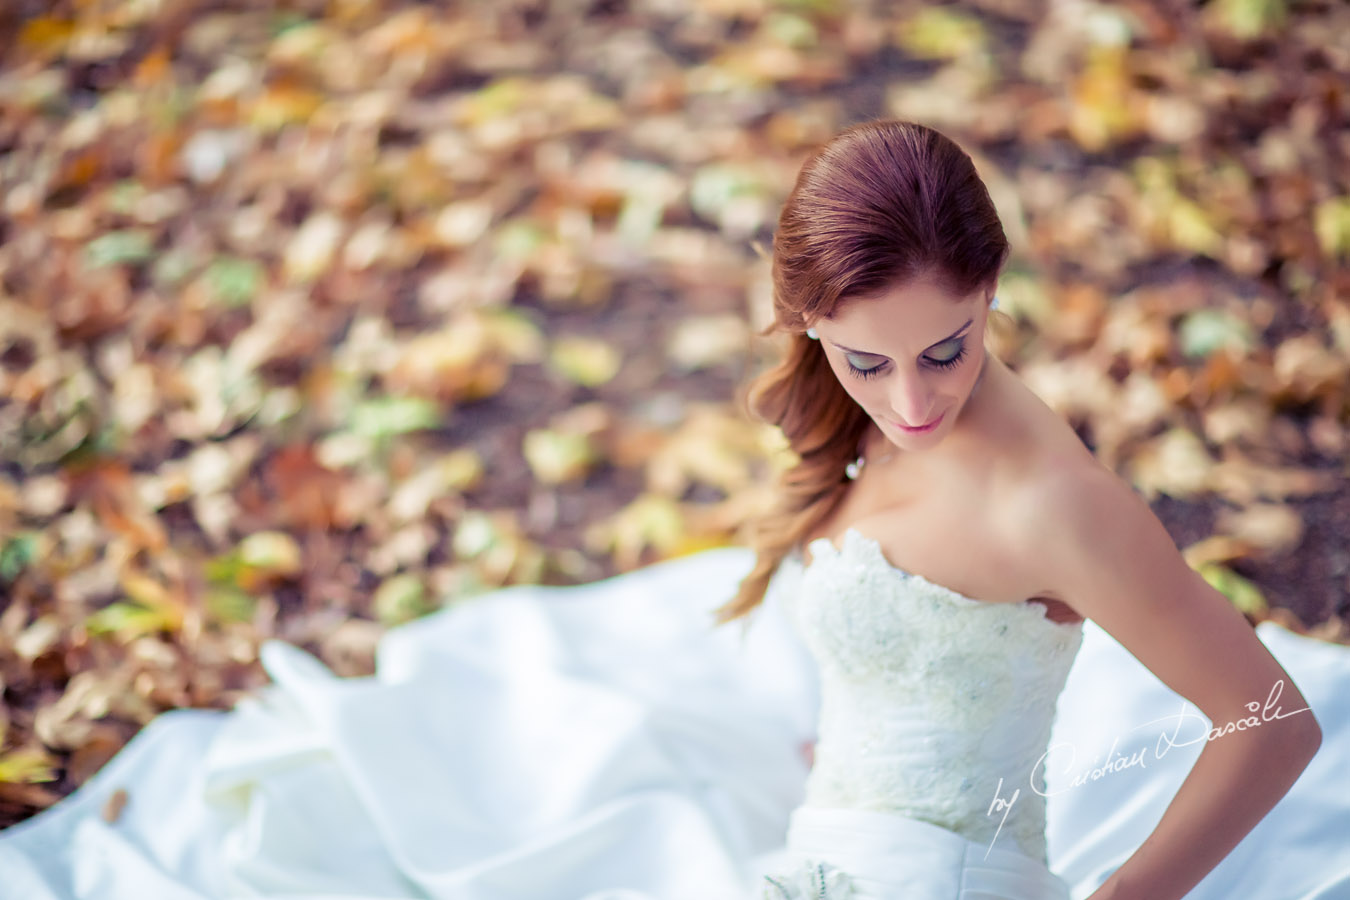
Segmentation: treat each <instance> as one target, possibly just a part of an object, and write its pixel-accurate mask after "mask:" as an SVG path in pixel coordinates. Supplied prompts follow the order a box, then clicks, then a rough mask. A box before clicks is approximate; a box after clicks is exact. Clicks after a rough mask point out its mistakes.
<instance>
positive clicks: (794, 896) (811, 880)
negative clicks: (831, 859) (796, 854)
mask: <svg viewBox="0 0 1350 900" xmlns="http://www.w3.org/2000/svg"><path fill="white" fill-rule="evenodd" d="M852 897H853V879H851V878H849V876H848V874H847V873H845V872H844V871H843V870H842V869H838V868H836V867H834V866H832V865H830V864H829V863H827V862H821V861H820V860H816V859H804V860H802V861H801V862H800V863H799V864H798V865H797V867H796V868H795V869H793V870H792V871H791V872H787V873H785V874H782V875H774V876H769V875H765V876H764V891H763V895H762V900H852Z"/></svg>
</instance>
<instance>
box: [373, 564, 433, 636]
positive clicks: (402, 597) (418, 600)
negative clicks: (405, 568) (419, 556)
mask: <svg viewBox="0 0 1350 900" xmlns="http://www.w3.org/2000/svg"><path fill="white" fill-rule="evenodd" d="M372 606H373V607H374V610H375V616H376V617H377V618H378V619H379V620H380V622H382V623H383V624H385V625H388V626H392V625H399V624H401V623H403V622H407V621H410V620H412V619H416V618H418V617H419V616H424V615H426V614H427V613H429V612H432V611H434V610H435V609H436V606H435V604H433V603H432V602H431V601H430V600H429V599H428V597H427V592H426V588H424V587H423V586H422V581H421V579H419V578H418V577H417V576H416V575H412V574H410V573H404V574H401V575H395V576H393V577H392V578H388V579H385V581H384V582H383V583H382V584H381V585H380V586H379V587H378V588H376V590H375V597H374V600H373V601H372Z"/></svg>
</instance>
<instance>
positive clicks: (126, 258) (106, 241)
mask: <svg viewBox="0 0 1350 900" xmlns="http://www.w3.org/2000/svg"><path fill="white" fill-rule="evenodd" d="M153 245H154V240H153V238H151V236H150V232H148V231H146V230H144V229H141V228H124V229H122V230H120V231H110V232H108V233H107V234H104V235H100V236H99V237H96V238H94V239H93V240H92V241H90V242H89V243H88V244H87V245H86V246H85V248H84V254H85V260H86V261H87V262H88V264H89V265H90V266H91V267H93V268H99V267H102V266H114V265H117V264H119V263H138V262H143V261H145V260H147V259H149V258H150V256H151V254H152V253H153V252H154V248H153Z"/></svg>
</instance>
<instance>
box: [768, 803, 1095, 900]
mask: <svg viewBox="0 0 1350 900" xmlns="http://www.w3.org/2000/svg"><path fill="white" fill-rule="evenodd" d="M769 869H772V871H765V870H769ZM761 870H762V871H763V881H762V883H761V887H760V891H759V893H758V894H756V895H755V897H756V900H760V898H763V900H782V898H792V900H797V898H811V900H818V898H822V897H823V898H825V900H1069V887H1068V885H1067V884H1066V883H1065V882H1064V881H1063V879H1061V878H1059V877H1058V876H1056V875H1055V874H1054V873H1053V872H1051V871H1050V870H1049V869H1048V868H1047V867H1046V865H1045V864H1044V863H1042V862H1040V861H1038V860H1035V859H1032V858H1031V857H1030V856H1027V855H1026V854H1024V853H1021V852H1018V851H1017V850H1013V849H1010V848H1007V847H988V846H985V845H982V844H978V843H976V842H974V841H972V840H970V839H968V838H966V837H964V836H962V835H960V834H957V833H956V832H954V831H950V830H948V829H946V828H941V827H939V826H937V825H933V824H931V823H928V822H922V821H919V820H917V819H911V818H908V817H906V816H902V815H899V814H896V813H888V812H881V811H875V810H866V809H836V808H825V807H813V806H802V807H798V808H797V809H796V810H795V811H794V812H793V813H792V815H791V817H790V819H789V823H788V833H787V846H786V852H785V853H783V854H781V855H779V856H777V857H775V858H772V859H769V858H766V859H764V860H762V862H761Z"/></svg>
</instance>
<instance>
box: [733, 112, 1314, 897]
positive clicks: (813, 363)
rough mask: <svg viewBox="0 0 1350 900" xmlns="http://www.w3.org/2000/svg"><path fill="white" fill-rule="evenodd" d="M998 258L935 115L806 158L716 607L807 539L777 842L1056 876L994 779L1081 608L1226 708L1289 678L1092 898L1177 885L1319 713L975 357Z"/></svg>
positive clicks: (961, 162) (948, 869)
mask: <svg viewBox="0 0 1350 900" xmlns="http://www.w3.org/2000/svg"><path fill="white" fill-rule="evenodd" d="M1008 250H1009V248H1008V243H1007V241H1006V239H1005V237H1004V233H1003V229H1002V228H1001V226H1000V223H999V220H998V216H997V214H996V212H995V210H994V207H993V204H992V202H991V201H990V198H989V194H988V192H987V191H986V189H985V187H984V185H983V184H982V183H981V181H980V179H979V177H978V176H977V174H976V172H975V169H974V166H973V165H972V163H971V161H970V158H969V157H968V156H967V155H966V154H965V153H964V152H963V151H962V150H961V149H960V148H959V147H957V146H956V144H954V143H953V142H952V141H950V140H949V139H947V138H946V137H944V136H943V135H941V134H940V133H938V132H936V131H933V130H932V129H929V128H925V127H922V126H919V125H916V124H913V123H906V122H897V121H889V122H873V123H868V124H864V125H859V126H855V127H853V128H850V129H848V130H846V131H845V132H844V133H842V134H840V135H838V136H837V137H835V139H834V140H833V141H831V142H830V143H829V144H827V145H826V146H825V147H824V148H822V149H821V150H820V151H819V152H818V153H816V154H815V155H814V156H813V157H812V158H811V159H810V160H809V161H808V162H807V163H806V164H805V165H804V166H803V168H802V170H801V172H800V174H799V175H798V178H797V182H796V186H795V187H794V189H793V191H792V194H791V195H790V196H789V198H788V200H787V203H786V205H785V207H784V209H783V212H782V215H781V217H780V219H779V223H778V230H777V233H776V235H775V238H774V253H773V260H774V267H773V276H774V312H775V317H776V322H777V323H778V324H780V325H781V327H783V328H785V329H788V330H793V331H802V330H804V334H802V335H801V336H800V337H799V338H798V339H797V340H796V341H795V342H794V343H793V344H792V348H791V350H790V351H789V354H788V357H787V359H786V360H784V361H783V363H782V364H781V365H780V366H779V367H778V368H777V369H775V370H773V371H770V372H768V373H766V374H765V375H764V376H762V377H761V380H760V381H759V382H758V383H757V384H756V385H755V386H754V389H753V391H752V395H751V402H752V404H753V408H754V411H755V412H756V413H757V414H759V415H760V416H762V417H763V418H764V419H766V420H767V421H769V422H771V423H773V424H775V425H778V426H779V427H780V428H781V429H782V430H783V433H784V434H785V435H786V436H787V438H788V441H789V443H790V445H791V446H792V448H793V450H795V451H796V452H797V454H798V455H799V456H800V458H801V461H800V462H799V463H798V464H797V466H796V467H795V468H794V469H792V470H790V471H789V472H788V473H787V475H786V479H785V480H786V491H785V495H786V498H787V504H786V506H785V508H784V510H783V511H782V512H781V514H780V515H778V516H777V517H776V518H774V519H773V520H771V521H769V522H765V523H762V525H763V527H762V528H761V534H760V536H759V537H758V538H757V540H756V541H755V550H756V553H757V559H756V564H755V567H754V569H753V570H752V571H751V573H750V575H749V576H748V577H747V578H746V580H745V581H744V583H743V584H742V585H741V587H740V590H739V591H738V593H737V594H736V596H735V597H734V598H733V600H732V601H731V602H730V603H728V604H727V605H726V606H725V607H723V608H722V609H721V610H720V613H721V619H722V620H729V619H731V618H734V617H736V616H741V615H744V614H745V613H747V612H749V611H750V610H751V609H752V608H753V606H754V605H755V603H756V602H757V601H758V600H759V599H760V598H761V596H762V594H763V591H764V589H765V587H766V586H767V582H768V579H769V577H770V575H771V573H773V572H774V571H775V570H776V569H777V568H778V567H779V565H780V562H781V561H782V560H783V558H784V557H785V556H786V555H788V554H789V553H790V552H794V551H795V548H797V547H798V546H799V545H802V544H804V546H805V549H806V550H807V551H808V552H809V553H810V556H811V559H810V560H809V561H808V562H806V564H805V567H804V568H805V571H804V572H803V574H802V588H801V590H800V591H798V592H797V593H796V595H795V597H794V599H795V604H794V611H795V614H796V619H797V622H798V625H799V628H800V630H801V632H802V634H803V636H804V638H805V640H806V642H807V643H808V645H809V646H810V648H811V650H812V651H813V652H814V654H815V656H816V657H817V658H818V660H819V663H820V666H821V679H822V687H823V692H824V693H823V697H822V716H821V721H820V742H819V745H818V746H817V748H816V754H815V765H814V768H813V769H812V771H811V775H810V778H809V779H808V781H807V784H806V801H805V804H804V805H803V806H802V807H801V808H800V809H798V810H797V811H796V812H795V813H794V814H793V818H792V830H791V831H790V832H789V835H788V842H789V845H790V846H792V847H793V848H794V849H799V850H800V851H801V853H802V854H805V855H806V856H809V857H813V859H811V860H809V861H807V862H804V863H803V865H804V867H805V869H806V873H807V874H808V875H809V874H810V872H811V871H814V872H815V873H816V879H817V880H824V881H826V882H829V881H830V878H831V873H832V872H833V871H834V870H835V865H836V863H837V864H838V865H839V867H840V868H841V869H843V870H847V876H842V874H841V877H840V878H838V879H836V881H839V882H841V883H842V882H844V881H847V880H848V878H849V877H851V878H852V879H853V880H854V881H856V882H858V883H860V884H865V885H866V886H867V888H868V890H869V894H868V895H869V896H871V895H876V896H894V897H902V896H904V897H910V896H923V897H930V896H931V897H939V896H941V897H957V896H980V897H1006V898H1021V897H1025V898H1036V897H1059V896H1063V897H1067V896H1068V890H1067V885H1065V884H1064V883H1063V882H1062V881H1059V880H1058V879H1056V878H1055V877H1054V876H1053V875H1051V873H1050V871H1049V869H1048V868H1047V867H1046V847H1045V836H1044V828H1045V808H1044V807H1045V803H1044V798H1043V797H1038V796H1035V795H1034V794H1033V795H1032V796H1031V797H1025V798H1019V801H1020V802H1016V803H1007V802H1006V801H1005V800H1004V795H1006V794H1010V793H1011V788H1010V787H1007V786H1008V785H1011V784H1022V783H1024V782H1025V781H1026V780H1027V778H1028V777H1030V776H1033V775H1034V770H1035V768H1036V767H1037V765H1038V764H1039V762H1040V760H1041V759H1042V758H1043V757H1044V755H1045V754H1046V752H1047V749H1048V747H1047V745H1048V741H1049V737H1050V728H1051V724H1052V719H1053V715H1054V711H1055V701H1056V698H1057V695H1058V694H1059V692H1060V690H1061V688H1062V687H1063V684H1064V681H1065V678H1066V676H1067V674H1068V670H1069V666H1070V664H1071V663H1072V661H1073V658H1074V655H1075V653H1076V652H1077V650H1078V648H1079V644H1080V639H1081V629H1080V627H1079V626H1080V625H1081V623H1082V622H1083V620H1084V619H1085V618H1090V619H1091V620H1092V621H1093V622H1095V623H1096V624H1097V625H1099V626H1100V627H1101V628H1102V629H1103V630H1105V631H1106V632H1107V633H1108V634H1110V635H1111V636H1112V637H1113V638H1115V639H1116V640H1117V641H1119V643H1120V644H1121V645H1122V646H1123V647H1124V648H1125V649H1126V650H1128V651H1129V652H1130V653H1131V654H1133V655H1134V656H1135V657H1136V658H1137V659H1138V660H1139V661H1140V662H1141V663H1143V664H1144V665H1145V666H1146V667H1147V668H1148V669H1149V670H1151V671H1152V672H1153V673H1154V674H1155V675H1157V677H1158V678H1159V679H1161V680H1162V681H1163V682H1164V683H1166V684H1167V685H1168V686H1170V687H1172V688H1173V689H1174V690H1175V691H1176V692H1177V693H1179V694H1181V695H1182V696H1183V697H1185V698H1187V699H1188V700H1190V701H1191V702H1192V703H1194V705H1195V706H1196V707H1197V708H1198V709H1199V710H1200V711H1201V712H1202V713H1203V714H1204V715H1205V716H1206V717H1208V718H1209V719H1210V720H1211V721H1212V722H1214V723H1216V724H1219V723H1227V722H1238V723H1243V722H1245V721H1247V720H1248V717H1250V715H1251V712H1250V710H1251V706H1250V704H1251V703H1253V701H1260V700H1264V699H1265V698H1266V697H1267V696H1269V695H1271V693H1272V690H1275V689H1276V688H1277V686H1279V689H1280V690H1281V691H1282V692H1281V694H1280V696H1281V698H1282V700H1283V701H1284V709H1285V710H1286V711H1285V712H1284V714H1283V715H1282V716H1280V717H1279V719H1278V721H1262V722H1261V724H1262V726H1263V727H1260V728H1251V729H1244V730H1243V731H1242V732H1240V733H1236V734H1233V735H1231V736H1228V737H1225V739H1224V740H1221V741H1219V740H1216V741H1213V742H1211V743H1209V745H1208V746H1207V747H1206V748H1205V750H1204V752H1203V753H1201V754H1200V756H1199V759H1198V760H1197V761H1196V762H1195V765H1194V768H1193V770H1192V772H1191V774H1190V776H1189V777H1188V778H1187V779H1186V781H1185V783H1184V784H1183V785H1182V786H1181V788H1180V790H1179V791H1178V792H1177V795H1176V799H1175V801H1174V802H1173V803H1172V804H1171V805H1170V806H1169V807H1168V809H1167V811H1166V813H1165V814H1164V815H1163V817H1162V819H1161V821H1159V822H1158V825H1157V828H1156V829H1155V830H1154V831H1153V833H1152V834H1151V835H1150V836H1149V838H1148V839H1147V840H1146V841H1144V843H1143V844H1142V845H1141V846H1140V847H1139V849H1138V850H1137V851H1136V852H1135V853H1134V854H1133V855H1132V856H1131V857H1130V858H1129V859H1128V860H1127V861H1126V862H1125V863H1124V864H1122V865H1121V866H1120V867H1119V868H1118V869H1116V871H1115V872H1114V873H1113V874H1112V875H1111V876H1110V877H1109V878H1107V879H1106V881H1105V882H1104V883H1103V884H1102V885H1101V886H1100V888H1099V889H1098V890H1096V891H1095V892H1093V893H1092V895H1091V898H1092V900H1110V898H1125V897H1129V898H1135V897H1147V898H1155V900H1156V898H1176V897H1181V896H1183V895H1185V894H1186V893H1187V891H1189V890H1190V889H1191V888H1192V887H1194V886H1195V885H1196V884H1197V883H1198V882H1199V881H1200V880H1201V878H1203V877H1204V876H1205V874H1206V873H1207V872H1209V871H1210V870H1211V869H1212V868H1213V867H1214V866H1215V865H1216V864H1217V863H1218V862H1219V861H1220V860H1221V859H1223V857H1224V856H1225V855H1226V854H1227V853H1229V852H1230V851H1231V850H1232V849H1233V848H1234V847H1235V846H1236V845H1237V843H1238V842H1239V841H1240V840H1241V839H1242V838H1243V837H1244V835H1246V834H1247V832H1248V831H1250V830H1251V829H1252V827H1253V826H1255V825H1256V823H1257V822H1258V821H1259V820H1260V819H1261V817H1262V816H1263V815H1265V813H1266V812H1268V811H1269V810H1270V808H1271V807H1272V806H1274V805H1275V803H1276V802H1277V801H1278V800H1279V799H1280V798H1281V797H1282V796H1283V795H1284V794H1285V793H1286V792H1287V791H1288V790H1289V788H1290V786H1291V785H1292V784H1293V783H1294V781H1295V780H1296V779H1297V778H1298V777H1299V774H1300V773H1301V772H1302V771H1303V769H1304V767H1305V766H1307V764H1308V762H1309V761H1310V760H1311V759H1312V757H1313V755H1314V753H1316V751H1317V749H1318V746H1319V744H1320V742H1321V732H1320V729H1319V727H1318V724H1317V721H1316V719H1315V718H1314V716H1313V714H1312V712H1311V711H1310V710H1308V709H1307V704H1306V702H1305V701H1304V700H1303V697H1302V696H1301V695H1300V693H1299V691H1298V689H1297V688H1296V687H1294V685H1293V684H1292V683H1291V681H1290V679H1289V675H1288V673H1287V672H1286V671H1285V670H1284V669H1283V668H1282V667H1281V666H1280V664H1279V662H1277V661H1276V660H1275V658H1274V657H1273V656H1272V655H1271V654H1270V652H1269V651H1268V650H1267V649H1266V648H1265V647H1264V646H1263V645H1262V643H1261V641H1260V640H1259V639H1258V638H1257V637H1256V636H1255V635H1254V634H1253V633H1252V629H1251V628H1250V626H1249V625H1248V624H1247V622H1246V621H1245V619H1244V618H1243V617H1242V616H1241V614H1239V613H1238V612H1237V611H1236V610H1235V609H1234V608H1233V607H1232V605H1231V604H1230V603H1229V602H1228V601H1227V600H1226V599H1225V598H1224V597H1223V596H1222V595H1221V594H1219V593H1218V592H1217V591H1216V590H1214V589H1213V588H1212V587H1210V586H1209V585H1208V584H1207V583H1206V582H1205V581H1204V580H1203V579H1202V578H1201V577H1200V576H1199V575H1198V574H1197V573H1196V572H1195V571H1194V570H1192V569H1191V568H1190V567H1189V566H1188V565H1187V564H1186V562H1185V561H1184V560H1183V559H1182V557H1181V555H1180V554H1179V553H1178V552H1177V549H1176V547H1175V546H1174V545H1173V543H1172V541H1171V539H1170V538H1169V536H1168V535H1167V533H1166V531H1164V529H1163V527H1162V525H1161V524H1160V523H1159V522H1158V520H1157V518H1156V517H1154V515H1153V514H1152V513H1151V511H1150V510H1149V509H1148V507H1147V506H1146V505H1145V503H1144V502H1143V501H1142V499H1140V497H1139V496H1138V495H1137V494H1136V493H1134V491H1133V490H1131V489H1130V488H1129V486H1128V485H1126V484H1125V483H1123V482H1122V481H1121V480H1120V479H1119V478H1117V477H1116V476H1115V475H1114V474H1112V473H1111V472H1110V471H1108V470H1106V469H1105V468H1104V467H1102V466H1101V465H1100V464H1098V463H1097V461H1096V460H1095V459H1094V458H1093V457H1092V455H1091V454H1090V453H1089V452H1088V451H1087V450H1086V448H1085V447H1084V446H1083V445H1082V443H1081V442H1080V441H1079V440H1078V439H1077V437H1076V435H1075V434H1074V432H1073V431H1072V430H1071V429H1070V428H1069V426H1068V425H1067V424H1066V423H1065V422H1064V421H1063V420H1062V419H1060V418H1059V417H1058V416H1057V415H1055V414H1054V413H1053V412H1052V411H1051V410H1050V409H1049V408H1048V407H1046V406H1045V405H1044V404H1043V403H1042V402H1041V401H1040V400H1039V399H1038V398H1037V397H1036V396H1035V395H1034V394H1032V393H1031V391H1030V390H1028V389H1027V388H1026V387H1025V386H1024V385H1023V384H1022V383H1021V382H1020V381H1019V380H1018V379H1017V378H1016V377H1015V376H1014V375H1013V374H1012V373H1011V372H1010V371H1009V370H1008V368H1007V367H1006V366H1004V365H1003V363H1002V362H1000V361H999V360H998V359H996V358H994V357H993V356H991V355H990V354H989V353H988V352H987V351H986V350H985V349H984V346H983V337H984V331H985V327H986V322H987V318H988V310H989V307H990V305H991V303H992V300H993V293H994V287H995V284H996V281H997V278H998V274H999V269H1000V267H1001V266H1002V264H1003V262H1004V261H1005V259H1006V258H1007V255H1008ZM806 326H809V327H806ZM855 446H856V447H857V448H858V449H857V450H856V451H855V450H854V448H855ZM855 453H856V455H857V458H856V460H852V457H853V455H854V454H855ZM798 555H799V554H798ZM1296 711H1299V712H1301V713H1302V714H1300V715H1296V714H1294V713H1295V712H1296ZM991 738H992V739H991ZM1234 784H1242V785H1245V786H1247V787H1246V788H1245V789H1244V790H1242V791H1240V792H1239V791H1234V790H1232V786H1233V785H1234ZM991 798H994V800H993V802H992V803H991ZM993 812H999V813H1000V814H997V815H994V814H991V813H993ZM986 846H987V847H988V848H989V849H988V850H986ZM769 880H770V883H772V884H774V885H775V886H780V883H779V882H778V881H776V880H774V879H772V878H770V879H769ZM920 885H922V886H921V887H920ZM780 889H781V892H782V893H783V894H784V895H785V896H786V895H790V892H789V891H788V890H787V889H786V888H780ZM963 892H964V893H963ZM824 893H826V894H828V891H825V892H824Z"/></svg>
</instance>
